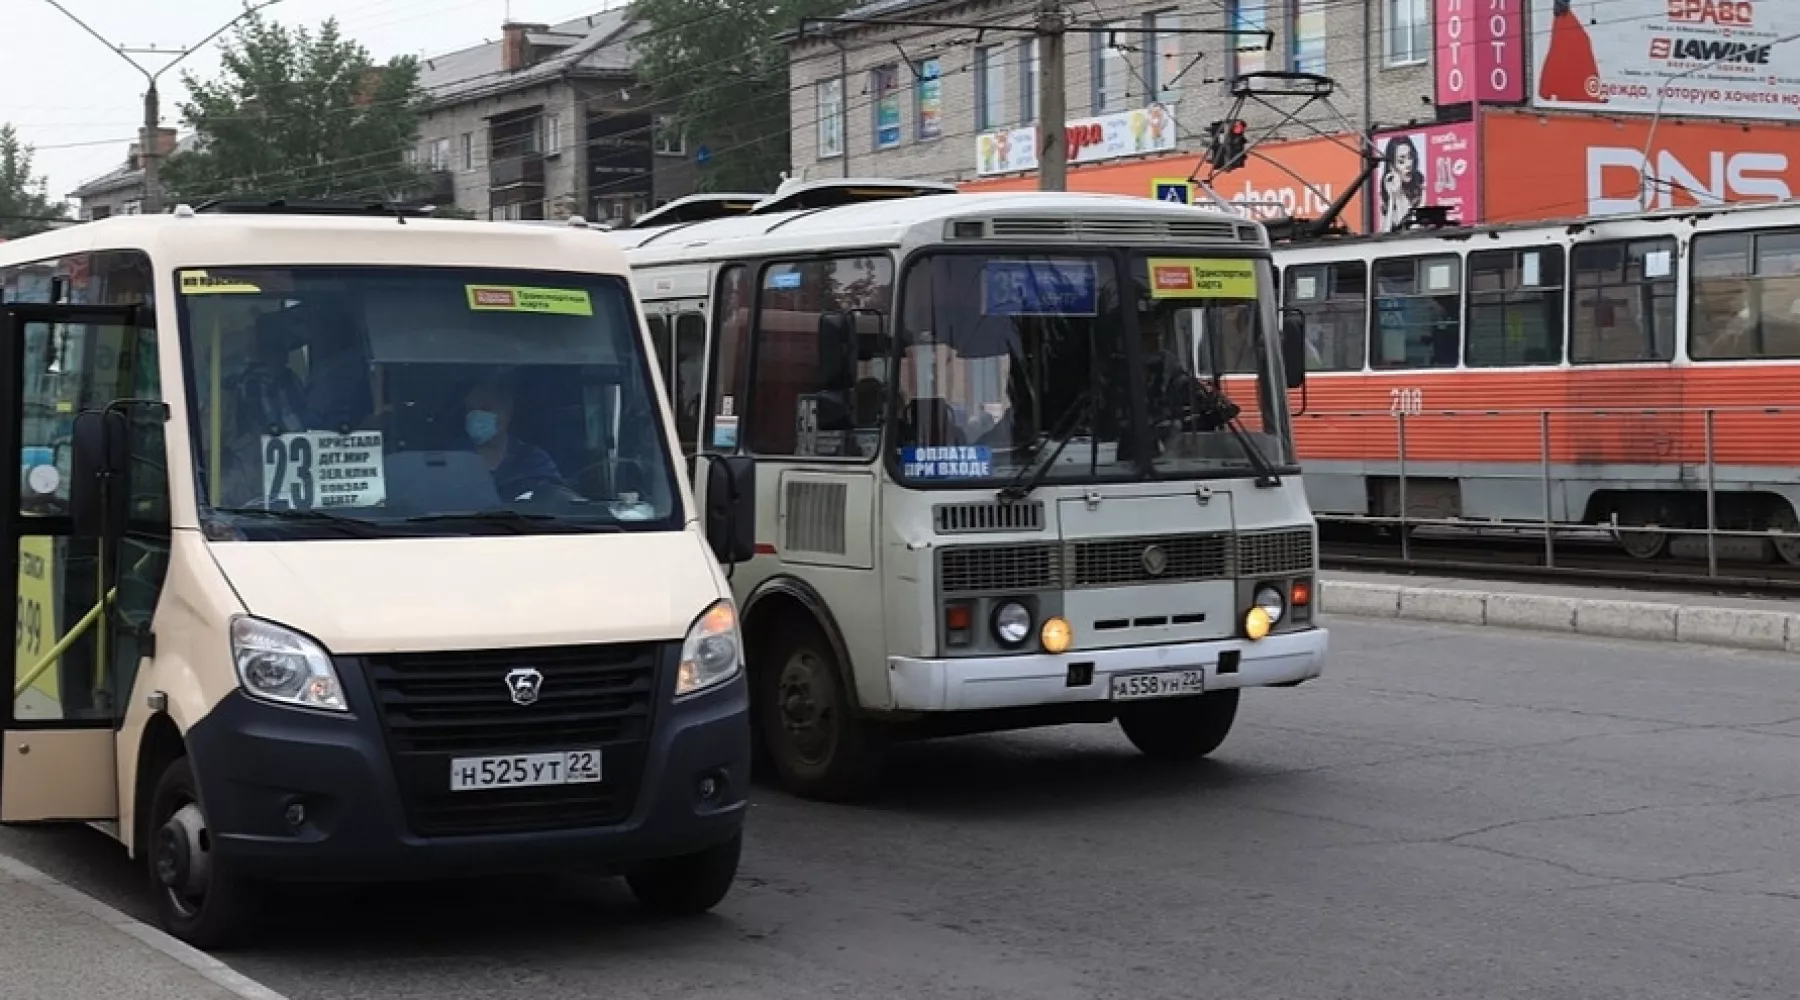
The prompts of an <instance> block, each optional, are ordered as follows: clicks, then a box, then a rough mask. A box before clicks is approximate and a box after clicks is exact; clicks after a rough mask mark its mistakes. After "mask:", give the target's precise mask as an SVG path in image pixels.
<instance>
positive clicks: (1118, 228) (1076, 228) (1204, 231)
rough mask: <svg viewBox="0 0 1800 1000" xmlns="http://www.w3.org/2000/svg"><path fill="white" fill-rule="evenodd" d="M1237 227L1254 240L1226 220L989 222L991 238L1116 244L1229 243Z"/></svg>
mask: <svg viewBox="0 0 1800 1000" xmlns="http://www.w3.org/2000/svg"><path fill="white" fill-rule="evenodd" d="M1240 229H1241V230H1242V232H1244V233H1246V234H1247V238H1248V239H1251V240H1254V239H1255V235H1256V230H1255V229H1254V228H1249V227H1239V226H1236V225H1234V224H1232V223H1230V222H1213V221H1201V220H1195V221H1191V222H1184V221H1174V220H1169V219H1058V218H1054V217H1050V216H1012V217H1010V218H997V219H994V220H993V222H992V232H993V235H994V238H995V239H1002V240H1057V239H1061V240H1092V241H1095V242H1119V243H1185V242H1190V241H1193V242H1212V243H1219V242H1223V243H1233V242H1237V241H1238V240H1239V238H1240V237H1239V233H1240Z"/></svg>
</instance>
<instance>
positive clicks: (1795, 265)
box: [1688, 231, 1800, 361]
mask: <svg viewBox="0 0 1800 1000" xmlns="http://www.w3.org/2000/svg"><path fill="white" fill-rule="evenodd" d="M1688 331H1689V333H1688V337H1689V342H1688V356H1689V357H1691V358H1693V359H1694V360H1696V361H1730V360H1738V359H1748V358H1793V357H1800V232H1793V231H1787V232H1769V231H1765V232H1755V233H1719V234H1713V235H1707V236H1696V237H1694V294H1693V306H1692V309H1691V312H1690V316H1689V323H1688Z"/></svg>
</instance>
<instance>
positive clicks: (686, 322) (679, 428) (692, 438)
mask: <svg viewBox="0 0 1800 1000" xmlns="http://www.w3.org/2000/svg"><path fill="white" fill-rule="evenodd" d="M671 339H672V340H673V341H674V347H673V349H672V350H671V351H670V352H669V354H668V355H667V357H668V361H667V362H666V363H665V364H666V367H665V369H664V371H666V372H667V375H666V377H667V378H668V380H669V392H670V400H669V401H670V402H671V403H673V404H674V407H675V434H676V436H677V437H678V438H679V439H680V441H681V450H682V452H684V453H686V454H690V455H691V454H693V453H694V451H695V449H696V447H697V445H698V443H699V440H700V383H701V379H702V378H703V376H704V375H705V373H706V317H705V316H703V315H701V314H700V313H697V312H693V311H688V312H683V313H681V314H679V315H677V316H676V317H675V329H674V334H673V337H672V338H671Z"/></svg>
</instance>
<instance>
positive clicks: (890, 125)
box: [869, 63, 906, 149]
mask: <svg viewBox="0 0 1800 1000" xmlns="http://www.w3.org/2000/svg"><path fill="white" fill-rule="evenodd" d="M869 96H870V97H872V98H873V99H874V100H873V110H874V115H875V123H874V124H875V148H876V149H893V148H894V147H895V146H898V145H900V140H901V139H902V138H904V137H905V133H906V129H905V128H904V127H903V126H902V125H901V123H900V67H898V66H895V65H893V64H891V63H890V64H888V65H886V66H877V67H876V68H875V69H873V70H870V71H869Z"/></svg>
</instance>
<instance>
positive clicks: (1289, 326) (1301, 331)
mask: <svg viewBox="0 0 1800 1000" xmlns="http://www.w3.org/2000/svg"><path fill="white" fill-rule="evenodd" d="M1281 367H1282V368H1284V369H1286V371H1287V387H1288V388H1289V389H1298V388H1300V387H1301V386H1303V385H1305V384H1306V314H1305V313H1303V312H1301V311H1300V310H1298V309H1295V308H1292V307H1289V308H1286V309H1283V310H1282V311H1281Z"/></svg>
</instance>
